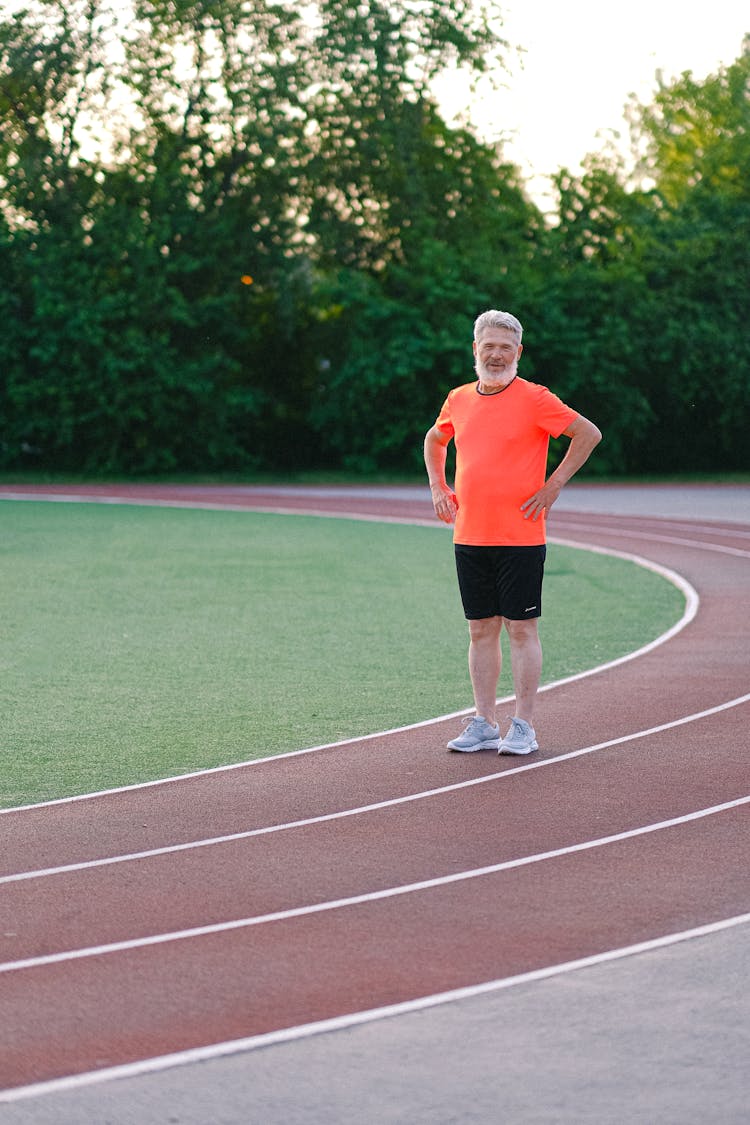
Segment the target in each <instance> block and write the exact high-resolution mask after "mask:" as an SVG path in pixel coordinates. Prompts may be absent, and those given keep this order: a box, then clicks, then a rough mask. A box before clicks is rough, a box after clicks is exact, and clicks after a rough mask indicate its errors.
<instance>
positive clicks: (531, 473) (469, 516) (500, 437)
mask: <svg viewBox="0 0 750 1125" xmlns="http://www.w3.org/2000/svg"><path fill="white" fill-rule="evenodd" d="M577 417H578V413H577V411H575V410H572V409H571V408H570V407H569V406H566V404H565V403H564V402H563V401H562V400H561V399H559V398H558V397H557V395H555V394H553V393H552V392H551V391H550V390H548V389H547V388H546V387H543V386H540V385H539V384H537V383H531V382H529V381H528V380H526V379H521V378H520V377H519V376H517V375H516V376H515V378H514V379H513V380H512V381H511V382H510V383H509V384H508V385H507V386H506V387H503V389H502V390H500V391H495V392H492V393H489V394H482V393H481V392H480V390H479V383H478V382H476V381H475V382H473V383H466V384H464V385H463V386H460V387H456V388H455V390H452V391H451V392H450V394H449V395H448V397H447V398H446V400H445V402H444V403H443V406H442V409H441V411H440V414H439V415H438V418H437V421H436V423H435V425H436V427H437V429H438V430H440V432H441V433H442V434H444V435H446V436H447V437H449V438H453V440H454V442H455V445H456V476H455V485H454V488H455V495H456V502H457V509H458V510H457V513H456V521H455V526H454V532H453V542H454V549H455V553H456V568H457V572H458V580H459V588H460V591H461V598H462V602H463V606H464V612H465V614H466V617H467V618H468V619H470V620H475V619H479V618H483V617H494V616H501V617H507V618H509V619H511V620H525V619H529V618H533V617H539V616H540V614H541V585H542V576H543V572H544V557H545V552H546V546H545V544H546V520H545V515H546V513H542V515H540V516H539V517H538V518H537V519H536V520H533V519H525V518H524V513H523V512H522V511H521V505H522V504H523V503H525V502H526V501H527V500H529V499H530V498H531V497H532V496H533V495H534V493H535V492H537V491H538V490H539V489H540V488H541V487H542V486H543V485H544V482H545V480H546V475H547V452H548V448H549V439H550V437H559V436H560V434H562V433H563V431H564V430H566V429H567V428H568V426H569V425H570V424H571V423H572V422H573V421H575V419H576V418H577ZM479 720H481V723H483V724H484V727H481V728H480V727H479V726H475V724H477V722H478V721H479ZM518 723H523V720H517V719H514V720H513V723H512V724H511V730H510V731H509V733H508V735H507V736H506V738H505V739H504V740H502V742H501V740H500V738H499V730H497V728H495V727H494V725H493V724H489V723H487V722H486V720H484V719H482V718H481V716H479V717H478V718H477V719H473V720H471V722H470V724H469V727H468V728H467V731H466V732H464V735H462V736H459V738H458V739H454V740H453V743H455V745H454V744H453V743H449V745H450V747H451V749H456V750H464V751H465V750H473V749H477V750H479V749H482V748H484V747H491V748H494V747H495V745H496V746H497V747H498V748H499V749H500V750H501V751H502V750H503V749H506V750H507V752H509V753H526V752H529V751H528V750H526V749H524V750H519V749H513V748H512V747H513V746H516V745H520V742H519V738H518V733H519V732H518V729H517V728H516V726H514V724H518ZM525 726H528V724H525ZM485 728H489V729H485ZM528 730H529V731H530V732H531V737H530V738H527V739H526V744H528V746H529V747H530V749H537V744H536V742H535V741H534V740H533V734H534V732H533V730H532V729H531V727H530V726H529V727H528ZM470 732H472V733H470ZM495 732H496V733H495ZM472 741H473V742H474V743H477V744H476V745H469V743H471V742H472ZM462 742H463V743H464V744H463V745H459V744H460V743H462ZM532 743H533V745H532ZM506 744H507V745H506Z"/></svg>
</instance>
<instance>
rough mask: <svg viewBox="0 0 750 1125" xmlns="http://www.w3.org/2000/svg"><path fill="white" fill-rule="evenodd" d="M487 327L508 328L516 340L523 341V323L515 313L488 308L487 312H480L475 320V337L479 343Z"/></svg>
mask: <svg viewBox="0 0 750 1125" xmlns="http://www.w3.org/2000/svg"><path fill="white" fill-rule="evenodd" d="M486 328H507V329H508V331H509V332H512V333H513V335H514V336H515V338H516V342H517V343H519V344H520V343H521V339H522V337H523V325H522V324H521V321H520V320H517V319H516V317H515V316H513V313H509V312H501V311H500V309H487V311H486V312H483V313H480V314H479V316H478V317H477V319H476V320H475V321H474V339H475V340H476V341H477V343H479V341H480V339H481V337H482V333H483V332H484V330H485V329H486Z"/></svg>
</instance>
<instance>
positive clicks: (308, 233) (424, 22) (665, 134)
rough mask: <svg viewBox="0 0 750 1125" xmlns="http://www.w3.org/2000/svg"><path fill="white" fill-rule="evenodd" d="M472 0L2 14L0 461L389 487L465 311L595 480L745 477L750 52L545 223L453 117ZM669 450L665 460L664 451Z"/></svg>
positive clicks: (669, 98)
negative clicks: (379, 478) (445, 93)
mask: <svg viewBox="0 0 750 1125" xmlns="http://www.w3.org/2000/svg"><path fill="white" fill-rule="evenodd" d="M506 50H507V46H506V44H505V42H504V40H503V38H502V21H501V18H500V13H499V9H498V7H497V5H496V4H494V3H491V2H489V0H488V2H486V3H478V2H474V3H472V2H470V0H407V2H404V3H400V4H399V5H392V4H389V3H387V2H384V0H362V2H361V3H358V4H357V5H349V4H344V3H342V2H341V0H310V2H309V3H307V4H302V5H300V4H295V3H292V2H291V0H132V7H131V8H130V10H129V11H128V12H127V13H124V12H123V6H122V4H121V3H120V2H119V0H30V3H29V4H28V6H27V7H25V8H24V9H23V10H20V11H18V12H16V13H15V14H13V15H11V16H6V17H5V18H4V19H3V20H2V22H0V268H2V276H3V279H4V281H5V284H4V285H3V287H2V289H1V290H0V312H2V314H3V317H4V326H5V331H4V332H3V334H2V336H0V373H1V378H0V463H1V464H2V465H3V466H4V467H5V468H6V469H14V468H21V467H34V468H47V469H57V470H60V471H74V470H75V471H84V472H105V471H106V472H125V473H156V472H168V471H178V470H179V471H204V470H205V471H208V470H224V471H235V470H245V471H250V470H257V469H267V470H269V471H283V470H291V469H297V468H300V467H310V468H313V467H346V468H349V469H362V470H371V469H379V468H380V469H392V470H397V471H406V472H408V471H412V470H414V469H416V468H417V467H418V465H419V458H420V438H421V434H422V433H423V432H424V430H425V429H426V428H427V427H428V426H429V425H430V424H431V422H432V421H433V419H434V417H435V414H436V413H437V410H438V409H439V406H440V403H441V401H442V398H443V396H444V395H445V393H446V392H447V390H448V389H449V388H450V387H451V386H453V385H455V384H456V383H459V382H465V381H468V380H470V379H471V378H472V370H471V325H472V321H473V319H474V317H475V316H476V314H477V313H478V312H479V311H481V310H482V309H483V308H487V307H501V308H502V307H505V308H510V309H512V310H513V311H514V312H515V313H516V314H517V315H518V316H519V317H520V319H521V320H522V321H523V323H524V324H525V326H526V329H527V331H526V336H525V345H526V351H525V353H524V359H523V365H524V372H523V373H524V374H525V375H526V376H527V377H528V378H533V379H537V380H538V381H540V382H544V383H545V384H546V385H548V386H550V387H551V388H552V389H553V390H555V391H556V392H557V393H559V394H561V395H562V396H563V397H564V398H565V399H566V400H567V401H568V402H570V404H571V405H573V406H574V407H576V408H577V409H579V410H580V411H581V412H582V413H584V414H587V415H589V416H590V417H591V418H592V419H594V420H595V421H596V422H597V423H598V424H599V425H600V426H601V427H602V429H603V430H604V432H605V437H606V442H605V444H603V446H602V447H601V449H602V453H601V454H598V455H597V458H596V466H598V469H599V471H606V472H609V473H617V472H636V471H655V470H658V471H684V470H697V469H700V470H704V471H711V470H715V469H738V468H745V467H746V454H745V452H744V448H745V442H744V431H745V429H746V428H747V424H748V408H749V404H750V389H749V388H750V337H749V336H748V332H747V328H746V325H747V320H748V317H747V314H748V293H749V292H750V286H748V281H749V280H750V279H749V278H748V255H747V250H746V246H747V245H748V235H749V234H750V231H749V230H748V226H749V219H748V216H749V214H750V187H749V184H750V177H749V175H748V173H749V172H750V150H749V148H748V146H749V145H750V139H749V138H750V128H749V126H750V49H749V48H748V45H747V44H745V46H744V48H743V50H742V53H741V54H740V56H739V57H738V59H737V60H736V61H735V62H734V63H733V64H732V65H730V66H727V67H724V68H721V69H720V70H719V71H718V72H717V73H716V74H715V75H711V76H710V77H709V78H707V79H706V80H704V81H700V82H699V81H697V80H696V79H694V78H693V76H692V75H690V74H689V73H686V74H684V75H682V76H680V78H679V79H677V80H676V81H673V82H670V83H665V84H662V85H661V86H660V88H659V89H658V91H657V94H656V96H655V99H654V101H653V104H651V105H648V106H643V105H637V104H635V105H633V106H632V107H631V110H630V112H631V121H632V129H633V135H634V141H635V143H636V147H637V148H638V151H639V152H640V154H641V163H640V165H639V167H638V169H637V175H636V176H635V177H633V175H632V173H631V172H630V171H629V170H628V169H626V167H625V166H624V163H623V162H622V161H620V160H619V159H617V158H615V157H613V156H611V155H604V154H592V155H591V157H590V158H589V160H588V163H587V165H586V167H585V170H584V172H583V173H582V174H580V175H573V174H571V173H570V172H569V171H567V170H565V169H561V170H560V172H559V174H558V176H557V179H556V186H557V192H558V207H557V213H556V214H555V215H553V216H551V217H550V216H543V215H542V214H541V213H540V212H539V210H538V208H537V207H536V206H535V204H534V203H533V202H532V201H531V200H530V198H529V197H528V194H527V192H526V189H525V185H524V182H523V178H522V176H521V174H520V172H519V170H518V169H517V168H515V167H513V166H512V165H511V164H510V163H509V162H508V161H507V160H506V159H505V158H504V155H503V152H502V148H500V147H498V146H496V145H491V144H488V143H485V142H483V141H482V140H481V139H480V138H478V137H477V136H476V135H475V134H474V133H473V132H472V131H471V130H470V129H469V128H468V127H449V126H448V124H446V122H445V120H444V119H443V117H442V116H441V113H440V109H439V106H438V104H437V103H436V101H435V98H434V96H433V94H432V83H433V81H434V79H435V77H436V76H437V75H438V74H440V73H441V72H442V71H444V69H445V68H447V67H459V66H460V67H464V68H469V69H473V70H474V71H476V72H477V73H482V72H487V71H489V72H490V73H494V74H497V75H500V74H501V73H502V67H503V59H504V57H505V52H506ZM686 434H689V435H690V437H689V440H687V441H686Z"/></svg>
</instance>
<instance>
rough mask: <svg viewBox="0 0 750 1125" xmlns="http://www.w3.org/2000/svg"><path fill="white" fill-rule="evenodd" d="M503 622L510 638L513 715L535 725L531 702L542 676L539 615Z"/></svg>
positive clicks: (532, 703)
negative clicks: (527, 619)
mask: <svg viewBox="0 0 750 1125" xmlns="http://www.w3.org/2000/svg"><path fill="white" fill-rule="evenodd" d="M503 620H504V624H505V627H506V629H507V630H508V637H509V638H510V660H511V666H512V668H513V686H514V688H515V692H516V718H517V719H525V720H526V722H527V723H529V724H530V725H531V726H533V725H534V722H533V716H534V702H535V700H536V694H537V691H538V690H539V681H540V679H541V676H542V645H541V642H540V640H539V628H538V620H539V619H538V618H536V617H533V618H531V619H530V620H529V621H509V620H508V619H507V618H504V619H503Z"/></svg>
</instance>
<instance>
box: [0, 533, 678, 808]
mask: <svg viewBox="0 0 750 1125" xmlns="http://www.w3.org/2000/svg"><path fill="white" fill-rule="evenodd" d="M296 514H297V515H299V514H300V513H299V512H297V513H296ZM368 519H369V517H368ZM377 522H382V521H377ZM408 522H409V523H411V524H413V523H414V521H408ZM430 526H433V525H432V524H430ZM550 542H554V543H557V544H559V545H560V546H561V547H571V548H573V549H574V550H581V551H588V552H589V553H590V554H594V555H606V556H608V557H612V558H618V559H624V560H625V561H626V562H632V563H634V564H635V565H636V566H640V567H642V568H643V569H644V570H651V571H653V573H654V574H659V575H660V576H661V577H663V578H665V579H666V580H667V581H668V582H671V584H672V585H673V586H675V587H676V588H677V589H678V590H679V591H680V592H681V593H682V594H683V596H684V598H685V609H684V611H683V614H682V616H681V617H680V618H679V620H678V621H676V622H675V624H674V625H673V626H672V627H671V628H670V629H667V631H666V632H664V633H662V634H661V635H660V636H658V637H656V638H655V639H654V640H653V641H649V643H648V644H646V645H643V646H642V647H641V648H638V649H635V651H634V652H628V653H626V654H625V655H624V656H619V657H617V658H616V659H615V660H609V661H607V662H606V663H605V664H599V665H597V666H596V667H595V668H588V669H586V671H584V672H576V673H575V675H572V676H565V677H564V678H563V679H561V680H554V681H553V682H551V683H548V684H542V686H541V687H540V689H539V691H540V693H541V692H546V691H553V690H554V689H555V688H559V687H563V686H565V685H567V684H572V683H575V682H577V681H578V680H584V679H586V678H588V677H589V676H594V675H598V674H599V673H600V672H607V671H609V670H610V669H611V668H617V667H619V666H620V665H621V664H627V663H628V662H629V661H631V660H636V659H638V658H639V657H642V656H646V655H647V654H648V653H649V652H653V650H654V649H656V648H659V647H660V646H661V645H663V644H665V643H666V642H667V641H670V640H671V639H672V638H673V637H675V636H677V634H678V633H680V632H681V631H682V630H683V629H684V628H685V627H686V626H687V625H689V624H690V622H691V621H692V620H693V619H694V617H695V616H696V614H697V612H698V607H699V605H700V598H699V596H698V592H697V590H696V589H695V587H694V586H692V585H691V584H690V582H688V581H687V579H686V578H684V577H683V576H682V575H681V574H678V573H677V571H675V570H671V569H670V568H669V567H666V566H662V564H661V563H656V562H653V561H652V560H651V559H646V558H643V557H641V556H640V555H634V554H631V553H630V552H627V551H617V550H615V549H614V548H609V547H598V546H594V545H592V544H590V543H579V542H578V541H576V540H572V539H550ZM514 698H515V697H514V696H513V695H507V696H504V697H503V698H502V699H498V701H497V702H498V704H499V705H503V704H505V703H509V702H510V701H511V700H513V699H514ZM473 710H474V709H473V707H466V708H464V709H463V710H461V711H453V712H450V713H448V714H445V715H438V716H437V717H435V718H432V719H423V720H422V721H421V722H418V723H409V724H407V725H406V726H401V727H393V728H391V729H390V730H384V731H377V732H375V733H374V734H362V735H355V736H354V737H352V738H344V739H341V740H340V741H339V742H325V743H322V744H321V745H319V746H309V747H307V748H305V749H304V750H291V751H289V752H287V753H284V754H274V755H271V756H269V757H266V758H253V759H249V760H246V761H244V762H232V763H230V764H229V765H225V766H213V767H211V768H210V769H202V770H193V771H191V772H190V773H182V774H175V775H174V776H173V777H162V778H157V779H155V780H153V781H140V782H136V783H134V784H132V785H121V786H116V787H114V788H112V789H100V790H96V791H94V792H93V793H78V794H74V795H73V796H71V797H57V798H55V799H54V800H51V801H38V802H36V803H34V804H30V805H15V806H13V808H8V809H0V816H12V815H13V814H14V813H22V812H29V811H31V810H33V809H44V808H51V807H53V806H56V805H68V804H73V803H76V802H78V801H91V800H93V799H95V798H98V797H109V796H112V795H114V794H116V793H129V792H131V791H134V790H138V789H151V788H153V787H154V786H157V785H159V786H161V785H172V784H174V783H177V782H182V781H190V780H193V779H195V778H198V777H206V776H209V775H211V774H218V773H227V772H228V771H230V770H239V769H247V768H249V767H252V766H260V765H263V764H268V763H271V762H273V763H283V762H285V761H287V760H288V759H290V758H296V757H301V756H302V755H303V754H314V753H316V752H317V751H319V750H335V749H338V748H340V747H344V746H353V745H355V744H357V743H360V742H368V741H371V740H372V739H376V738H387V737H390V736H391V735H394V734H403V733H405V732H406V731H410V730H419V729H420V728H424V727H431V726H435V725H437V724H438V723H444V722H447V721H448V720H449V719H458V718H462V717H463V716H465V715H469V714H471V713H472V712H473Z"/></svg>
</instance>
